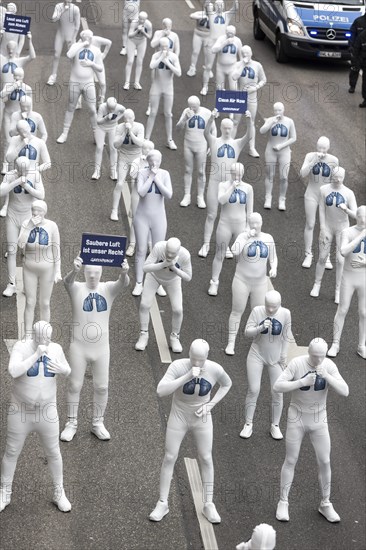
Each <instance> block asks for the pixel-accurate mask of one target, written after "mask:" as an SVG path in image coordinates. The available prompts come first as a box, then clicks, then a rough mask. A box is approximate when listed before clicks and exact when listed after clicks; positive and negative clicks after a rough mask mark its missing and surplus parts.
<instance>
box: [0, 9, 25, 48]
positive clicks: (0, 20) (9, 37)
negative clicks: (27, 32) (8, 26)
mask: <svg viewBox="0 0 366 550" xmlns="http://www.w3.org/2000/svg"><path fill="white" fill-rule="evenodd" d="M0 10H1V12H0V54H2V55H6V51H7V46H8V44H9V42H11V41H12V42H15V43H16V45H17V49H16V55H17V56H20V54H21V52H22V49H23V46H24V42H25V36H24V34H18V33H15V32H5V29H4V21H5V15H6V14H7V13H8V14H9V15H15V14H16V13H17V11H18V9H17V6H16V5H15V4H14V3H13V2H10V3H9V4H7V5H6V7H2V6H0Z"/></svg>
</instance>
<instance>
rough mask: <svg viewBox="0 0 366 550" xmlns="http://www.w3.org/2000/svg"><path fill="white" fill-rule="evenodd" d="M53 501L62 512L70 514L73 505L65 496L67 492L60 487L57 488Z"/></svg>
mask: <svg viewBox="0 0 366 550" xmlns="http://www.w3.org/2000/svg"><path fill="white" fill-rule="evenodd" d="M52 501H53V502H54V503H55V504H56V506H57V508H58V509H59V510H60V512H70V510H71V503H70V501H69V499H68V498H67V497H66V495H65V490H64V489H63V488H62V489H60V488H59V487H57V488H55V491H54V493H53V499H52Z"/></svg>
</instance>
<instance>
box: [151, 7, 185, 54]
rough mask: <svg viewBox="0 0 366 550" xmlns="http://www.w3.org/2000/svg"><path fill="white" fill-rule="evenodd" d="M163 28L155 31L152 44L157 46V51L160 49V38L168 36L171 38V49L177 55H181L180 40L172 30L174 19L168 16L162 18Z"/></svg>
mask: <svg viewBox="0 0 366 550" xmlns="http://www.w3.org/2000/svg"><path fill="white" fill-rule="evenodd" d="M162 27H163V28H162V29H159V30H157V31H155V32H154V36H153V37H152V40H151V42H150V46H151V47H152V48H155V50H156V52H158V51H159V49H160V40H161V38H168V40H169V50H171V51H172V52H173V53H175V55H177V56H178V57H179V55H180V40H179V36H178V35H177V33H176V32H174V31H173V30H172V28H173V21H172V20H171V19H169V17H166V18H165V19H163V20H162Z"/></svg>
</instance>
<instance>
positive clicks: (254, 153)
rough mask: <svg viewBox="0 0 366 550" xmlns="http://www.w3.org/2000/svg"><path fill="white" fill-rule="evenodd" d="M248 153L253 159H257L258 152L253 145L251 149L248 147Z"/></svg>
mask: <svg viewBox="0 0 366 550" xmlns="http://www.w3.org/2000/svg"><path fill="white" fill-rule="evenodd" d="M248 154H249V156H250V157H254V158H255V159H259V153H258V151H257V150H256V149H255V148H254V147H253V148H252V149H249V153H248Z"/></svg>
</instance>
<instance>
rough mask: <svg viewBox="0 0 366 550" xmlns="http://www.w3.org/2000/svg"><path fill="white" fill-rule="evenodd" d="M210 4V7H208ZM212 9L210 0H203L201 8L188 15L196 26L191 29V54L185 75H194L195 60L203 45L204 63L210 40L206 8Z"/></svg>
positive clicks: (195, 70)
mask: <svg viewBox="0 0 366 550" xmlns="http://www.w3.org/2000/svg"><path fill="white" fill-rule="evenodd" d="M209 5H210V8H209V7H208V6H209ZM209 9H211V11H213V6H212V4H211V1H210V0H205V2H204V4H203V10H201V11H195V12H193V13H191V14H190V15H189V17H190V18H191V19H193V20H194V21H196V27H195V29H194V31H193V38H192V55H191V64H190V66H189V69H188V71H187V76H195V75H196V72H197V69H196V66H197V60H198V56H199V54H200V52H201V49H202V47H203V54H204V64H206V57H207V55H206V53H207V51H208V47H207V45H208V42H209V43H210V44H211V40H210V21H209V19H208V10H209ZM211 55H212V54H211Z"/></svg>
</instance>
